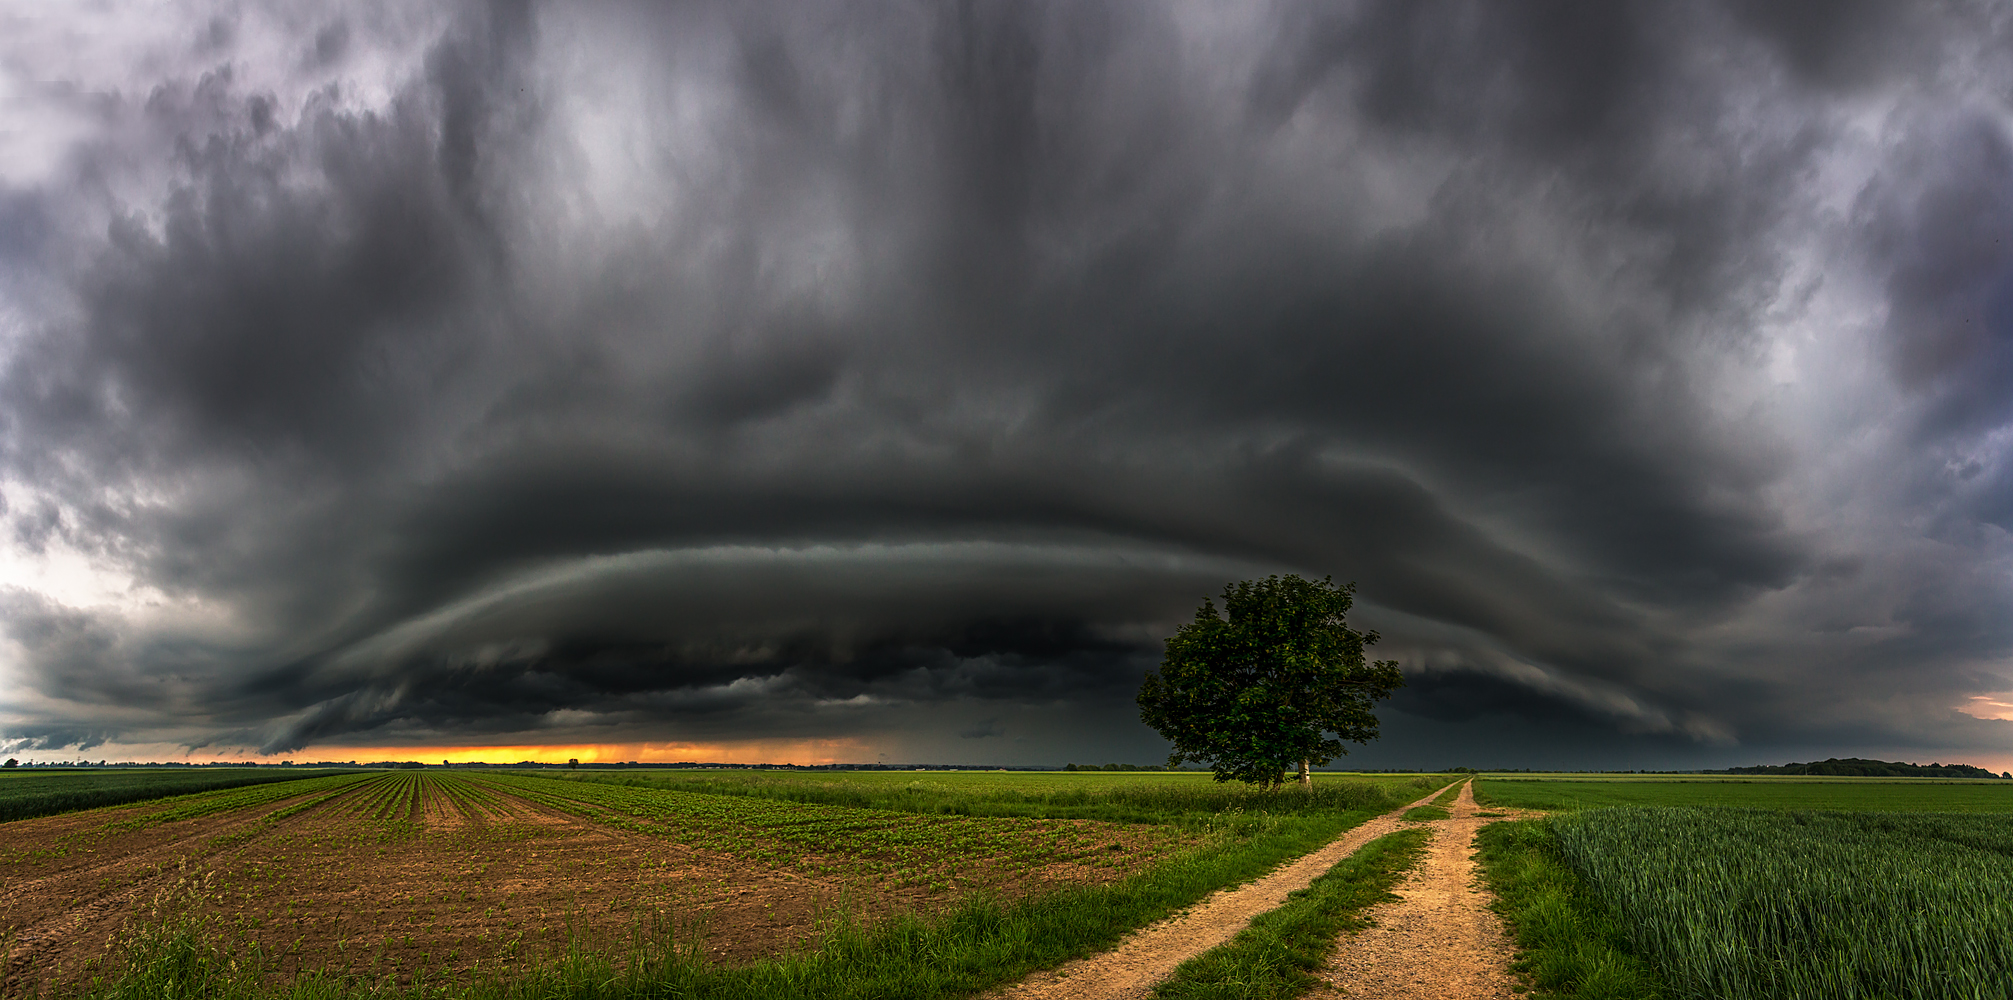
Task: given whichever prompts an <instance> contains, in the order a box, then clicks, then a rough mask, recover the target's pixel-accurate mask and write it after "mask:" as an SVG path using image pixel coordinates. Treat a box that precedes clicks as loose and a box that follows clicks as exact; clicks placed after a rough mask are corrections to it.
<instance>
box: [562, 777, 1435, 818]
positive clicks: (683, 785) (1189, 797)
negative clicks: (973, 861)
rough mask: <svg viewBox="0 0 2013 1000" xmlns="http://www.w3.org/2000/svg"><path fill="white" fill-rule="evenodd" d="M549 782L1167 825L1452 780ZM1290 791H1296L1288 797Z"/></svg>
mask: <svg viewBox="0 0 2013 1000" xmlns="http://www.w3.org/2000/svg"><path fill="white" fill-rule="evenodd" d="M524 773H529V774H534V775H536V776H537V777H540V778H545V779H556V780H560V781H571V782H580V783H584V784H605V785H619V786H628V787H638V788H653V789H664V790H668V791H684V792H697V793H703V794H712V795H733V796H748V797H755V798H768V799H776V800H780V801H786V802H803V803H815V804H819V805H839V806H852V807H856V808H867V809H890V810H896V811H900V812H919V813H949V814H954V815H983V816H1042V817H1049V818H1072V819H1102V820H1109V821H1112V822H1125V823H1160V822H1168V821H1170V820H1172V819H1175V818H1177V817H1182V816H1193V815H1196V814H1208V813H1215V812H1221V811H1224V810H1230V809H1237V810H1246V809H1249V810H1262V811H1268V812H1275V813H1276V812H1289V813H1296V814H1310V813H1324V812H1333V811H1336V810H1348V809H1354V808H1358V807H1359V806H1358V804H1357V802H1358V800H1359V799H1360V798H1361V796H1362V793H1363V791H1364V790H1365V789H1374V790H1377V791H1379V792H1380V793H1383V794H1389V795H1394V796H1399V797H1402V798H1407V799H1409V798H1416V797H1417V795H1418V794H1419V792H1421V791H1424V790H1427V789H1430V788H1435V787H1439V786H1441V785H1444V784H1446V783H1447V782H1449V781H1451V780H1452V777H1451V776H1448V775H1417V774H1317V775H1315V778H1314V795H1313V796H1311V797H1309V796H1306V795H1301V794H1296V795H1291V796H1288V795H1282V794H1279V793H1275V792H1266V791H1260V790H1255V789H1252V788H1250V787H1247V786H1245V785H1242V784H1239V783H1236V782H1229V783H1225V782H1218V781H1216V780H1215V779H1214V778H1212V777H1211V776H1210V775H1208V774H1201V773H1195V772H1186V771H819V772H810V773H806V772H790V771H666V770H659V769H638V770H634V771H604V770H599V769H596V770H592V771H537V772H524ZM1289 790H1291V789H1289Z"/></svg>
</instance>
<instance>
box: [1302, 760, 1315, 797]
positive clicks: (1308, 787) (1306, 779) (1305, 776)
mask: <svg viewBox="0 0 2013 1000" xmlns="http://www.w3.org/2000/svg"><path fill="white" fill-rule="evenodd" d="M1300 790H1301V791H1303V792H1312V791H1314V775H1313V774H1312V773H1311V772H1309V771H1308V770H1307V761H1305V760H1302V761H1301V762H1300Z"/></svg>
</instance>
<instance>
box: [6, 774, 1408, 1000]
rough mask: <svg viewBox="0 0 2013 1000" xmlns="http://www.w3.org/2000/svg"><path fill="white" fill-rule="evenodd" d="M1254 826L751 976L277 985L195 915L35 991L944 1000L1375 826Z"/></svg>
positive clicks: (846, 924)
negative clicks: (1120, 877) (87, 974)
mask: <svg viewBox="0 0 2013 1000" xmlns="http://www.w3.org/2000/svg"><path fill="white" fill-rule="evenodd" d="M1374 815H1376V813H1374V812H1370V811H1359V812H1351V813H1340V814H1331V815H1328V816H1276V815H1274V816H1263V815H1259V816H1252V815H1249V814H1246V815H1245V816H1243V817H1239V818H1238V819H1237V820H1236V822H1237V823H1238V825H1240V826H1242V829H1241V830H1239V831H1237V832H1236V833H1234V834H1232V835H1230V836H1227V837H1226V838H1224V839H1223V840H1221V841H1219V842H1218V843H1216V844H1214V845H1211V846H1207V847H1204V848H1201V849H1199V850H1195V851H1192V852H1187V853H1184V854H1183V855H1180V856H1177V857H1173V858H1169V859H1167V860H1165V861H1162V862H1160V863H1158V864H1155V865H1154V866H1152V867H1151V868H1149V869H1148V870H1147V871H1145V872H1142V873H1141V874H1139V875H1136V876H1134V877H1132V878H1129V879H1126V880H1124V881H1122V882H1118V883H1115V884H1112V885H1104V886H1074V887H1068V888H1064V889H1060V890H1057V891H1054V892H1050V893H1046V894H1043V895H1042V896H1039V897H1035V898H1031V899H1026V900H1021V901H1017V902H1010V903H1004V902H998V901H994V900H989V899H984V898H976V899H970V900H967V901H965V902H964V903H962V904H960V905H957V906H955V907H952V908H951V909H949V910H948V911H946V912H942V913H939V914H937V915H934V916H930V917H921V916H913V915H911V916H901V917H895V918H892V919H888V920H883V921H880V922H877V923H874V924H872V925H862V924H858V923H854V922H850V921H847V920H844V919H840V920H837V921H835V922H834V923H832V924H831V925H830V926H828V928H827V930H826V932H825V934H824V935H823V939H822V941H821V943H820V945H819V947H817V948H816V949H815V950H811V951H806V952H800V953H797V954H792V955H785V956H782V957H780V958H776V959H773V960H768V961H762V962H757V963H755V964H753V965H749V966H739V967H726V966H717V965H713V964H710V963H708V962H707V961H706V960H705V959H704V958H703V957H701V956H700V955H699V954H698V953H697V951H696V950H694V949H693V948H692V947H691V944H692V942H691V940H690V938H689V936H688V937H687V938H686V939H685V940H678V941H674V940H673V939H672V936H671V935H669V934H661V933H659V934H652V935H649V939H648V940H643V941H639V943H638V944H637V946H636V947H634V948H632V949H631V951H630V953H629V954H626V955H622V954H605V953H580V952H576V953H574V954H573V955H571V956H570V957H568V958H566V959H565V960H562V961H559V962H557V963H555V964H553V965H550V966H546V967H543V968H535V969H529V970H524V971H522V972H517V973H513V974H512V975H511V977H510V978H509V979H506V980H497V979H490V978H484V979H482V980H479V981H476V982H469V981H467V980H465V979H463V980H461V981H459V982H457V981H455V980H454V978H452V977H445V978H430V979H427V980H424V981H422V982H419V983H413V982H403V983H401V982H397V981H392V980H389V979H369V978H362V977H344V976H339V975H330V974H319V973H307V974H303V975H300V976H297V977H294V978H293V979H291V980H288V981H277V982H276V981H274V980H272V979H271V978H269V977H268V976H267V974H266V973H265V972H264V971H263V970H262V969H261V968H260V966H261V962H260V961H259V957H258V956H257V955H256V954H246V953H243V952H242V951H240V950H238V949H235V948H233V947H232V945H231V944H230V942H229V941H228V940H227V939H225V938H224V937H223V936H222V935H221V934H219V933H218V931H219V930H220V928H216V927H213V926H206V925H204V924H203V923H202V922H201V921H199V920H194V919H192V918H190V919H185V918H173V919H171V920H170V921H169V922H167V923H162V924H156V925H153V926H152V927H151V928H148V927H141V928H138V929H137V930H138V931H139V933H137V934H134V935H132V936H129V938H128V940H129V942H131V943H132V944H134V945H137V947H132V948H129V949H128V951H127V953H126V955H125V959H126V964H125V968H124V970H123V972H119V973H114V974H113V975H111V976H109V977H105V978H103V979H99V980H98V981H96V982H95V983H94V984H91V985H90V986H87V987H85V988H82V989H75V988H58V989H55V990H52V991H50V992H49V993H47V994H44V995H53V996H57V997H63V996H84V997H92V998H105V1000H112V998H119V1000H126V998H132V1000H139V998H143V997H144V998H149V1000H153V998H190V1000H194V998H202V1000H278V998H287V1000H308V998H316V1000H361V998H365V997H369V998H374V1000H392V998H414V1000H416V998H418V997H429V998H433V997H444V998H468V1000H529V998H534V997H536V998H540V1000H547V998H561V997H565V998H589V997H592V998H606V1000H617V998H641V997H651V998H674V997H675V998H694V1000H696V998H733V1000H782V998H804V1000H812V998H832V1000H847V998H859V1000H866V998H887V997H904V998H946V1000H948V998H952V997H967V996H971V995H973V994H975V993H978V992H980V991H983V990H986V989H990V988H994V987H998V986H1002V985H1005V984H1007V983H1010V982H1013V981H1016V980H1018V979H1020V978H1022V977H1024V976H1026V975H1027V974H1028V973H1030V972H1033V971H1035V970H1038V969H1042V968H1049V967H1052V966H1055V965H1057V964H1060V963H1062V962H1064V961H1067V960H1069V959H1071V958H1077V957H1081V956H1084V955H1088V954H1091V953H1094V952H1097V951H1101V950H1104V949H1106V948H1109V947H1111V946H1112V945H1113V944H1115V943H1117V941H1118V940H1119V939H1121V938H1122V937H1124V936H1125V934H1127V933H1129V932H1130V931H1132V930H1134V929H1135V928H1138V927H1141V926H1144V925H1145V924H1148V923H1151V922H1153V921H1154V920H1157V919H1160V918H1162V917H1165V916H1166V915H1168V914H1170V913H1173V912H1174V911H1176V910H1179V909H1181V908H1183V907H1186V906H1189V905H1192V904H1194V903H1195V902H1197V901H1199V900H1200V899H1202V898H1203V897H1205V896H1207V895H1208V894H1209V893H1210V892H1213V891H1215V890H1216V889H1218V888H1221V887H1223V886H1226V885H1232V884H1236V883H1239V882H1243V881H1246V880H1249V879H1251V878H1254V877H1257V876H1259V875H1262V874H1263V873H1265V872H1266V871H1268V870H1270V869H1272V868H1273V867H1275V866H1276V865H1278V864H1280V863H1281V862H1284V861H1287V860H1290V859H1292V858H1296V857H1299V856H1301V855H1303V854H1306V853H1307V852H1308V851H1310V850H1313V849H1315V848H1317V847H1319V846H1321V845H1322V844H1325V843H1327V842H1329V841H1330V840H1333V839H1334V838H1335V837H1336V836H1338V835H1340V834H1341V833H1343V832H1344V831H1346V830H1349V829H1351V828H1353V827H1355V826H1357V825H1358V824H1360V823H1362V822H1363V821H1365V820H1367V819H1369V818H1370V817H1372V816H1374Z"/></svg>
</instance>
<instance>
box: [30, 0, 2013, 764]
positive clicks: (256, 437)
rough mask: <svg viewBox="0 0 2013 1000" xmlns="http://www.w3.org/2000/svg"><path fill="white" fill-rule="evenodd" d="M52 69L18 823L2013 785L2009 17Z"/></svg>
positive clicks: (1185, 22)
mask: <svg viewBox="0 0 2013 1000" xmlns="http://www.w3.org/2000/svg"><path fill="white" fill-rule="evenodd" d="M0 11H4V13H0V499H4V511H0V626H4V641H0V750H4V751H7V752H10V753H13V754H17V755H21V756H25V757H32V758H38V759H75V758H78V757H89V758H93V759H95V758H101V757H115V758H116V757H120V756H139V757H141V758H144V759H159V758H165V757H168V756H179V755H182V754H194V755H195V756H197V757H198V758H202V757H206V756H211V755H225V756H231V755H239V754H251V755H253V756H256V755H259V754H270V755H274V756H284V757H298V758H301V759H324V758H325V757H328V756H339V757H341V758H349V757H355V756H360V755H361V756H366V757H368V756H371V755H373V754H374V753H375V752H377V751H378V750H384V751H386V752H390V751H392V750H396V751H398V752H401V753H404V752H406V751H411V752H412V753H413V754H414V755H417V754H418V753H419V750H417V749H414V748H423V749H425V750H426V752H427V753H428V754H429V755H431V756H441V755H443V754H445V753H446V752H448V749H443V748H450V749H451V748H470V747H474V748H486V747H504V748H511V749H513V750H516V749H520V748H535V747H540V746H549V747H554V748H564V749H567V750H568V752H569V754H574V753H579V752H581V751H579V750H577V749H573V748H580V747H587V748H594V747H600V748H604V749H603V750H602V751H599V752H601V753H603V754H605V755H610V756H614V757H616V758H619V759H630V758H632V757H648V756H656V757H668V758H669V759H687V757H688V755H689V756H697V757H700V759H738V760H788V759H794V760H797V761H799V762H803V761H808V760H844V761H855V760H857V761H873V760H879V759H886V760H889V761H917V760H928V761H963V762H983V763H1002V764H1008V763H1010V764H1043V763H1061V762H1063V761H1096V762H1103V761H1109V760H1118V761H1137V762H1154V761H1158V760H1160V759H1161V758H1162V757H1163V755H1164V754H1165V752H1166V747H1165V745H1164V744H1163V743H1161V741H1160V740H1159V739H1158V738H1157V737H1155V736H1154V735H1153V733H1152V732H1151V731H1150V730H1148V729H1147V728H1146V727H1145V726H1143V725H1142V724H1140V723H1139V721H1138V715H1137V710H1136V708H1135V707H1134V705H1133V701H1132V699H1133V695H1134V693H1135V691H1136V690H1137V688H1138V685H1139V681H1140V678H1141V676H1142V675H1143V674H1144V673H1145V672H1146V671H1147V670H1149V669H1151V668H1152V667H1153V666H1155V665H1156V664H1157V663H1158V661H1159V658H1160V652H1161V649H1160V640H1161V639H1162V638H1164V637H1165V636H1166V635H1168V634H1170V633H1171V631H1172V630H1173V629H1174V628H1175V627H1176V626H1177V625H1178V624H1180V623H1181V622H1182V621H1184V620H1186V619H1187V618H1188V617H1189V616H1190V615H1192V614H1193V612H1194V609H1195V608H1196V607H1197V605H1199V604H1200V603H1201V601H1202V600H1203V598H1205V597H1208V596H1211V595H1213V594H1215V593H1217V592H1218V591H1219V590H1220V589H1221V588H1222V586H1223V585H1224V584H1225V583H1227V582H1230V581H1232V580H1237V579H1244V578H1249V577H1255V576H1262V575H1265V574H1267V573H1273V572H1295V573H1300V574H1303V575H1312V576H1317V577H1319V576H1327V575H1332V576H1333V577H1334V578H1335V579H1336V580H1337V581H1351V580H1353V581H1356V582H1357V583H1358V584H1359V585H1360V599H1359V603H1358V606H1357V610H1356V612H1355V614H1354V616H1353V618H1352V621H1353V622H1354V623H1355V624H1356V625H1358V626H1359V627H1364V628H1375V629H1377V630H1379V631H1380V632H1381V633H1382V636H1383V641H1382V642H1381V643H1380V644H1379V645H1378V646H1377V647H1376V652H1377V653H1378V654H1379V655H1381V656H1383V657H1388V658H1393V659H1396V660H1398V661H1399V662H1400V663H1401V664H1402V665H1403V668H1404V670H1405V672H1406V675H1407V677H1408V679H1409V684H1408V686H1407V687H1406V688H1405V689H1404V691H1402V692H1401V693H1400V694H1399V695H1398V696H1397V697H1396V698H1394V700H1393V701H1392V702H1390V703H1388V704H1387V706H1386V708H1385V709H1384V711H1383V716H1384V719H1385V729H1386V733H1387V735H1386V737H1385V739H1384V740H1383V741H1381V742H1380V743H1378V744H1374V745H1372V746H1369V747H1366V748H1362V749H1359V750H1357V751H1356V753H1355V754H1354V755H1352V756H1351V757H1349V758H1347V760H1346V761H1345V763H1353V764H1360V765H1367V766H1414V765H1416V766H1428V767H1441V766H1449V765H1455V764H1469V765H1473V766H1536V767H1615V768H1621V767H1653V768H1654V767H1673V768H1674V767H1682V766H1701V765H1703V766H1716V765H1725V764H1731V763H1760V762H1780V761H1783V760H1789V759H1808V758H1809V757H1811V756H1816V757H1828V756H1834V755H1837V756H1845V755H1851V754H1860V755H1866V756H1880V757H1886V758H1890V759H1896V758H1898V759H1910V760H1921V761H1924V762H1927V761H1929V760H1931V759H1936V760H1943V761H1948V760H1965V761H1972V762H1976V763H1981V764H1986V765H1988V766H1993V767H1994V768H1995V769H2000V768H2006V767H2013V722H2009V721H2007V720H2013V542H2009V538H2008V533H2007V529H2008V527H2009V525H2013V242H2009V240H2013V98H2009V96H2008V95H2009V94H2013V55H2009V54H2013V37H2009V35H2013V11H2009V10H2008V9H2006V8H2004V7H2002V6H1994V5H1979V6H1976V7H1970V6H1965V5H1961V4H1949V5H1929V4H1894V3H1886V2H1866V3H1847V2H1816V3H1792V2H1768V3H1756V4H1731V5H1726V4H1711V3H1654V4H1636V5H1631V4H1625V3H1574V4H1558V3H1510V2H1481V3H1473V4H1457V3H1421V2H1415V0H1402V2H1394V3H1389V4H1376V3H1366V4H1343V3H1329V2H1322V3H1312V4H1306V5H1301V4H1294V3H1239V4H1223V3H1194V4H1179V3H1176V4H1149V3H1092V2H1082V0H1072V2H1061V3H1054V4H1043V3H1038V2H1031V0H1014V2H1001V3H974V4H956V3H950V2H941V3H934V2H933V3H906V4H905V3H894V2H889V3H871V4H870V3H857V4H802V3H795V2H785V3H775V4H762V3H748V2H732V3H725V2H723V3H715V4H708V3H693V4H683V5H673V4H662V3H648V4H639V5H636V6H634V7H628V6H622V5H619V4H614V3H597V4H580V3H563V4H552V5H549V6H546V5H532V6H524V5H516V4H498V5H489V6H484V5H461V6H457V5H453V4H446V3H442V4H413V3H407V2H400V0H393V2H386V3H370V2H351V3H329V2H321V0H316V2H312V3H307V2H303V3H284V2H273V3H242V4H238V3H195V2H184V3H101V4H49V3H44V2H41V0H19V2H11V3H8V4H7V5H5V6H4V7H0ZM436 751H438V752H436ZM586 752H589V753H595V752H597V751H594V750H592V749H590V750H588V751H586ZM491 756H495V755H494V754H492V755H491ZM510 759H516V758H515V757H511V758H510Z"/></svg>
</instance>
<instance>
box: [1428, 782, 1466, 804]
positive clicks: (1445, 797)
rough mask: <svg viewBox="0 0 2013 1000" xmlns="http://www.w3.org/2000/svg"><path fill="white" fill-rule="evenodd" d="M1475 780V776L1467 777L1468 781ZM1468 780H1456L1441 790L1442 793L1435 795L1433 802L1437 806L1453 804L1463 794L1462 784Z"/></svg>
mask: <svg viewBox="0 0 2013 1000" xmlns="http://www.w3.org/2000/svg"><path fill="white" fill-rule="evenodd" d="M1473 780H1474V779H1473V778H1469V779H1467V781H1473ZM1467 781H1456V782H1454V783H1453V784H1451V785H1448V786H1447V787H1446V789H1445V790H1443V791H1441V792H1440V794H1438V795H1435V796H1433V804H1434V805H1436V806H1451V805H1453V804H1454V800H1455V799H1457V798H1460V796H1461V786H1462V785H1464V784H1466V783H1467Z"/></svg>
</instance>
